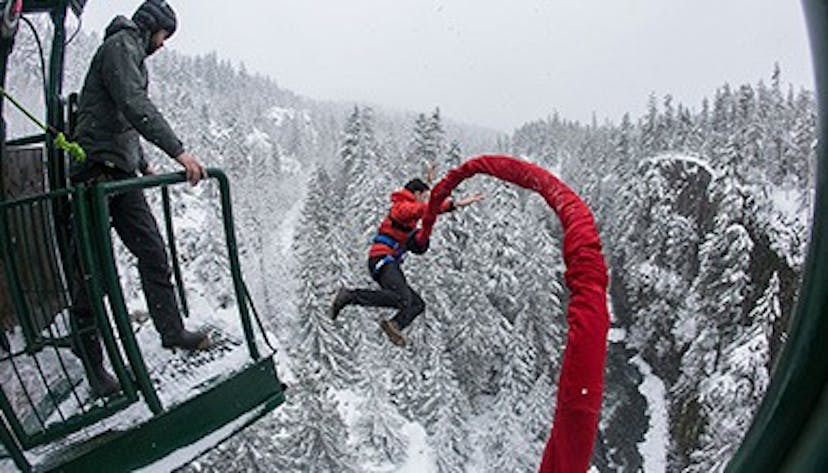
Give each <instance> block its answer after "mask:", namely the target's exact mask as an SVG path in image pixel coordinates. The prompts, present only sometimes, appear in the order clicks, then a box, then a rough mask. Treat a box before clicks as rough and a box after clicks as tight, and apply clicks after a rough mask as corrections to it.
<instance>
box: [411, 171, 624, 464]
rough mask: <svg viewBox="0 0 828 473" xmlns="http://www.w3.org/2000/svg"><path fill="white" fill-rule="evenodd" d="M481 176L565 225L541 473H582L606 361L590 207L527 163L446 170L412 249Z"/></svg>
mask: <svg viewBox="0 0 828 473" xmlns="http://www.w3.org/2000/svg"><path fill="white" fill-rule="evenodd" d="M478 173H484V174H489V175H491V176H494V177H497V178H499V179H502V180H504V181H508V182H511V183H513V184H517V185H519V186H521V187H525V188H527V189H531V190H534V191H535V192H537V193H539V194H541V195H542V196H543V198H544V199H545V200H546V202H547V203H548V204H549V207H551V208H552V210H554V211H555V213H556V214H557V215H558V218H559V219H560V221H561V224H562V225H563V230H564V242H563V257H564V263H565V264H566V273H565V274H564V279H565V281H566V285H567V287H568V288H569V290H570V299H569V305H568V309H567V310H568V313H567V323H568V325H569V330H568V333H567V341H566V348H565V349H564V355H563V363H562V366H561V373H560V378H559V380H558V399H557V406H556V408H555V417H554V420H553V422H552V432H551V434H550V436H549V440H548V441H547V443H546V448H545V449H544V452H543V458H542V460H541V464H540V470H539V471H540V473H573V472H584V471H586V470H587V468H588V467H589V460H590V457H591V455H592V447H593V445H594V443H595V435H596V432H597V429H598V416H599V414H600V411H601V397H602V393H603V386H604V363H605V360H606V355H607V331H608V329H609V312H608V310H607V282H608V279H607V266H606V263H605V261H604V257H603V255H602V254H601V241H600V239H599V237H598V231H597V229H596V228H595V221H594V219H593V217H592V212H591V211H590V210H589V207H587V205H586V204H585V203H584V202H583V201H582V200H581V199H580V198H579V197H578V195H577V194H575V192H573V191H572V189H570V188H569V187H568V186H567V185H566V184H564V183H563V182H561V181H560V180H559V179H558V178H557V177H555V176H554V175H553V174H552V173H550V172H549V171H547V170H545V169H543V168H541V167H540V166H537V165H535V164H532V163H528V162H526V161H521V160H519V159H516V158H513V157H510V156H504V155H482V156H478V157H475V158H473V159H471V160H469V161H466V162H465V163H463V164H462V165H460V166H458V167H456V168H454V169H452V170H450V171H449V172H448V174H446V176H445V177H444V178H443V179H442V180H441V181H440V182H438V183H437V185H435V186H434V189H432V191H431V199H430V201H429V205H428V210H427V211H426V214H425V216H424V217H423V226H422V228H421V229H420V230H419V231H418V232H417V234H416V236H415V237H414V238H415V239H416V243H417V245H419V246H420V247H425V245H426V244H427V242H428V238H429V236H430V235H431V230H432V228H433V227H434V223H435V222H436V220H437V214H438V213H439V210H440V204H441V203H442V202H443V200H445V199H446V198H448V196H449V195H450V194H451V191H452V189H454V188H455V187H457V185H458V184H460V182H462V181H463V180H465V179H467V178H469V177H471V176H473V175H475V174H478Z"/></svg>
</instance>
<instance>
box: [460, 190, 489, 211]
mask: <svg viewBox="0 0 828 473" xmlns="http://www.w3.org/2000/svg"><path fill="white" fill-rule="evenodd" d="M481 200H483V194H481V193H480V192H478V193H476V194H472V195H467V196H466V197H463V198H462V199H460V200H456V201H454V206H455V207H457V208H460V207H465V206H467V205H471V204H473V203H475V202H480V201H481Z"/></svg>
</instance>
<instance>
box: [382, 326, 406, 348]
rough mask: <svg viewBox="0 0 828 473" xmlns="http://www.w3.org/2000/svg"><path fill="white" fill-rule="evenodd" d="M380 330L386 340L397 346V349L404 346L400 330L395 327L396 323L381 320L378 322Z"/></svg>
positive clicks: (403, 338)
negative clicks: (385, 336) (386, 337)
mask: <svg viewBox="0 0 828 473" xmlns="http://www.w3.org/2000/svg"><path fill="white" fill-rule="evenodd" d="M380 328H382V331H383V332H385V334H386V335H388V339H389V340H391V343H393V344H394V345H397V346H398V347H404V346H405V337H404V336H403V334H402V332H401V331H400V328H399V327H398V326H397V322H394V321H393V320H383V321H381V322H380Z"/></svg>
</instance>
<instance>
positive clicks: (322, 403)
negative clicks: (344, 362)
mask: <svg viewBox="0 0 828 473" xmlns="http://www.w3.org/2000/svg"><path fill="white" fill-rule="evenodd" d="M302 366H303V368H302V369H301V370H300V372H299V376H300V379H301V380H302V382H301V384H299V385H296V386H294V387H293V388H292V389H291V391H292V392H294V396H295V399H294V400H293V401H292V402H288V403H286V406H285V407H284V408H283V409H284V410H285V413H284V415H285V416H286V418H287V419H288V420H287V428H286V429H285V430H284V431H283V432H280V433H279V434H277V435H276V436H275V438H274V442H275V443H278V444H279V446H280V448H279V450H278V454H277V455H276V456H275V457H273V458H272V459H271V460H272V463H271V464H270V465H269V468H272V469H275V470H279V471H295V472H320V473H321V472H324V471H337V472H357V471H359V470H358V468H357V467H356V458H355V457H354V455H353V454H352V453H351V452H350V450H348V449H347V448H346V441H347V438H348V432H347V428H346V426H345V423H344V422H343V419H342V416H341V415H340V414H339V411H338V410H337V401H336V399H335V398H334V397H333V396H332V395H331V390H330V387H328V386H327V385H325V383H324V382H323V381H322V379H325V378H326V377H327V376H326V375H324V374H323V373H322V371H321V370H320V369H319V367H318V366H316V365H315V363H313V362H312V361H310V360H308V361H306V362H305V364H304V365H302Z"/></svg>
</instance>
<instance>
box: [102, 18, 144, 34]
mask: <svg viewBox="0 0 828 473" xmlns="http://www.w3.org/2000/svg"><path fill="white" fill-rule="evenodd" d="M123 30H132V31H135V32H136V33H138V32H139V28H138V25H136V24H135V22H134V21H132V20H130V19H129V18H127V17H125V16H123V15H118V16H116V17H115V18H113V19H112V21H111V22H110V23H109V26H107V27H106V32H105V33H104V39H106V38H109V37H110V36H112V35H114V34H115V33H118V32H119V31H123Z"/></svg>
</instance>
